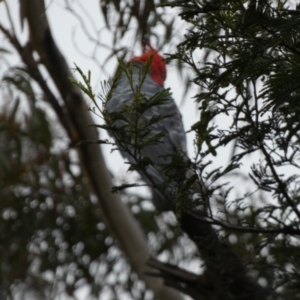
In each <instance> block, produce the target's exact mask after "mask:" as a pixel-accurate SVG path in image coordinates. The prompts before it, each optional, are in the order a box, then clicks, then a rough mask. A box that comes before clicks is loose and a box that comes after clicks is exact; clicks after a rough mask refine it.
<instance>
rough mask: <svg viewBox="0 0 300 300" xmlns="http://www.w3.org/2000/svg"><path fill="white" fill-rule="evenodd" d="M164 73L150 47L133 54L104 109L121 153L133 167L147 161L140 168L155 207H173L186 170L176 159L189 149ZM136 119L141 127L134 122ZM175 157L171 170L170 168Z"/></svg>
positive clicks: (157, 57) (163, 68) (138, 169)
mask: <svg viewBox="0 0 300 300" xmlns="http://www.w3.org/2000/svg"><path fill="white" fill-rule="evenodd" d="M145 66H146V67H145ZM145 68H146V69H145ZM166 75H167V74H166V63H165V61H164V59H163V57H162V56H161V55H160V54H159V53H158V52H157V51H156V50H155V49H153V48H152V47H151V46H149V45H147V46H146V50H145V52H144V53H143V54H142V55H140V56H135V57H133V58H131V59H130V60H129V62H128V63H127V64H126V65H125V68H123V70H121V72H119V76H118V77H117V79H116V80H115V85H114V87H113V88H112V91H111V97H110V98H109V99H108V101H107V102H106V105H105V108H106V112H107V116H108V119H109V120H110V121H109V122H108V123H110V124H109V125H110V126H111V128H113V129H111V130H109V132H110V134H111V135H112V136H113V137H114V138H115V139H116V144H117V146H118V148H119V150H120V151H121V154H122V156H123V157H124V158H126V159H127V160H128V161H129V163H130V164H132V165H136V163H137V161H139V160H143V161H147V162H148V164H147V166H146V167H145V168H137V171H138V172H139V173H140V175H141V177H142V179H143V180H144V181H145V182H146V183H147V184H148V185H149V186H150V187H151V189H152V194H153V203H154V204H155V206H156V207H157V208H163V209H167V210H169V209H172V207H173V204H174V203H175V201H176V197H177V196H176V195H177V192H178V188H179V187H178V185H179V181H180V180H181V179H182V178H184V177H185V175H183V176H182V175H179V174H185V171H184V170H183V169H184V168H183V167H182V164H181V166H180V163H179V162H178V164H179V165H178V166H176V158H175V157H184V156H185V155H186V151H187V149H186V137H185V131H184V128H183V123H182V117H181V114H180V112H179V110H178V107H177V106H176V104H175V102H174V99H173V98H172V97H171V96H170V93H168V92H166V91H165V89H164V82H165V79H166ZM163 91H165V93H164V92H163ZM162 93H163V96H161V95H162ZM157 95H160V96H158V97H156V96H157ZM156 98H159V99H160V100H159V101H157V99H156ZM147 101H149V102H147ZM150 103H151V104H150ZM147 104H148V106H147ZM135 110H136V111H135ZM116 115H117V117H116ZM137 123H138V125H136V126H140V128H141V129H137V128H136V127H134V126H133V124H137ZM138 130H140V131H141V132H140V131H138ZM137 132H139V134H137ZM116 135H118V137H117V138H116ZM122 135H123V136H122ZM153 137H156V138H154V141H153V140H152V142H151V138H153ZM123 138H124V139H123ZM143 139H144V140H143ZM120 140H121V142H120ZM141 144H142V145H143V144H146V145H143V146H141ZM135 148H138V149H135ZM145 159H146V160H145ZM179 160H180V159H178V160H177V161H179ZM171 161H172V162H173V164H172V167H171V169H172V170H170V168H168V166H170V163H171ZM167 170H168V171H167ZM174 178H176V179H174ZM180 178H181V179H180ZM185 179H186V178H184V179H182V180H185Z"/></svg>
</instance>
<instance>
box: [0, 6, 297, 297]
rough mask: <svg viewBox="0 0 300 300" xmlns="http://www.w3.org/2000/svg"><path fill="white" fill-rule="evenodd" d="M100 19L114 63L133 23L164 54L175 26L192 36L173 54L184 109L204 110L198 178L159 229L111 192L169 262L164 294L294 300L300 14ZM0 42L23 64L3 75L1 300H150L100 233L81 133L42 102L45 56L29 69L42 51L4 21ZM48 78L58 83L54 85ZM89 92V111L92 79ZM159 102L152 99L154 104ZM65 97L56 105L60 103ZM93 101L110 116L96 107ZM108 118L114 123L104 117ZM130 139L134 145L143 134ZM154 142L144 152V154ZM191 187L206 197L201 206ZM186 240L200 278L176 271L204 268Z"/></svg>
mask: <svg viewBox="0 0 300 300" xmlns="http://www.w3.org/2000/svg"><path fill="white" fill-rule="evenodd" d="M29 2H30V1H29ZM0 5H2V3H0ZM68 5H70V3H69V2H68ZM170 7H171V8H172V9H171V10H170ZM100 8H101V11H102V13H103V15H104V19H105V24H106V26H107V28H108V29H109V31H110V32H111V34H112V37H113V38H112V40H113V43H114V44H113V46H112V48H111V56H110V57H113V56H114V55H115V54H116V53H120V51H121V50H124V49H123V48H122V47H119V46H118V45H119V44H118V43H119V42H120V41H121V43H125V40H126V38H127V34H128V32H127V31H126V30H127V29H128V28H135V26H134V25H136V24H139V26H136V28H137V29H132V30H133V31H134V36H135V38H136V39H137V40H138V41H139V43H140V44H142V39H144V38H146V39H148V38H151V37H156V39H154V40H155V41H157V44H159V46H161V45H162V44H164V43H168V41H170V42H173V43H174V40H172V37H174V34H175V30H174V28H175V24H176V22H175V21H176V19H177V18H178V19H179V17H180V18H181V19H182V20H183V22H185V24H186V26H187V27H188V30H186V32H185V35H184V36H182V37H181V38H180V43H178V45H177V48H176V49H177V50H176V51H169V52H170V54H169V55H168V61H170V62H172V63H173V62H176V65H177V66H178V70H183V69H182V68H183V66H185V68H186V69H185V71H184V74H188V76H189V78H191V80H190V82H189V83H188V84H187V86H186V87H185V86H184V87H183V90H185V88H187V89H188V88H189V87H193V88H194V89H193V90H197V92H196V93H195V95H194V98H193V99H187V100H186V101H196V103H197V104H198V109H199V115H200V117H199V121H198V122H197V123H196V124H194V125H193V126H192V128H191V129H190V130H191V131H194V132H195V133H196V140H195V143H194V145H195V149H194V150H195V151H194V154H193V157H191V159H190V160H187V159H186V158H184V159H183V160H182V161H181V162H180V163H181V164H183V165H185V167H187V168H189V169H190V170H191V172H193V174H194V175H195V176H193V177H191V180H190V181H189V182H188V185H187V186H185V187H184V188H182V189H181V191H180V192H181V194H180V195H179V196H178V197H177V198H176V199H170V201H174V203H175V204H176V213H175V214H174V215H176V217H177V221H176V220H175V217H174V215H172V216H171V213H162V214H161V215H159V216H157V214H156V213H155V212H154V211H153V209H151V208H149V205H145V204H147V203H148V204H149V199H144V198H143V197H141V196H140V195H134V194H132V193H130V192H128V191H127V190H126V189H124V187H126V186H128V182H126V181H125V182H122V183H124V184H123V185H122V186H121V188H119V187H117V188H115V191H117V192H118V193H119V194H120V195H121V196H122V199H123V201H124V202H126V203H127V204H128V206H129V207H130V209H131V211H132V212H133V214H134V216H135V217H136V219H137V220H139V222H140V224H141V226H142V227H143V231H144V232H145V235H146V236H147V239H148V241H149V244H150V246H151V249H152V253H153V254H154V255H156V256H157V257H159V255H161V257H163V258H164V259H165V260H167V261H168V262H171V263H173V265H172V266H171V265H168V264H161V265H158V264H157V262H154V263H153V262H152V265H153V266H154V267H155V268H156V269H157V270H159V271H160V276H162V277H164V279H165V280H166V282H167V283H168V285H170V286H173V287H175V288H178V289H179V290H181V291H183V292H184V293H186V294H188V295H190V296H191V297H193V298H194V299H206V300H207V299H254V296H256V297H258V298H259V299H299V298H300V289H299V286H300V284H299V269H300V265H299V262H300V257H299V234H300V228H299V219H300V206H299V190H300V182H299V175H298V169H299V167H300V164H299V150H300V149H299V128H300V123H299V122H300V121H299V120H300V119H299V115H298V113H299V111H300V106H299V104H298V101H299V100H300V99H299V96H300V95H299V94H300V92H299V91H300V89H299V88H300V86H299V78H298V75H299V74H300V72H299V71H300V47H299V45H300V44H299V41H300V36H299V35H300V34H299V32H300V30H299V29H300V11H299V9H298V7H297V6H296V5H295V4H294V3H290V4H289V3H288V2H286V1H265V0H260V1H253V0H252V1H248V2H246V1H234V0H232V1H222V0H216V1H169V2H166V1H161V2H159V3H158V2H157V3H156V2H154V1H149V2H148V1H146V2H145V5H140V1H101V6H100ZM69 10H70V11H71V12H72V10H71V9H70V7H69ZM178 10H179V17H178V16H177V15H178ZM170 11H172V12H175V14H173V15H172V16H174V15H175V16H176V17H174V18H171V17H170V15H169V16H168V18H166V19H168V20H167V21H166V19H165V15H167V14H169V12H170ZM74 15H76V14H75V13H74ZM27 18H28V17H27ZM77 18H78V15H77ZM147 24H148V25H149V24H150V25H152V26H150V25H149V26H146V25H147ZM11 25H12V24H11ZM161 27H162V28H164V35H163V38H162V39H161V40H160V41H159V39H158V35H157V28H161ZM0 30H1V33H2V35H3V36H5V38H6V39H9V40H10V42H11V44H12V47H11V49H15V50H16V51H17V52H18V54H19V55H20V57H21V59H22V63H21V64H20V65H19V66H18V67H17V68H12V67H8V68H7V69H3V66H4V63H3V64H1V67H2V70H1V72H2V77H1V96H2V97H1V98H2V99H1V111H0V123H1V125H0V141H1V144H0V199H1V201H0V203H1V205H0V211H1V214H0V215H1V219H0V239H1V250H2V251H1V254H0V266H1V268H0V297H1V298H3V299H16V297H17V296H18V295H20V294H21V295H23V294H24V295H27V296H28V295H29V297H32V298H37V299H55V298H57V297H58V296H59V295H62V296H63V297H66V295H68V296H69V297H70V298H76V297H77V294H76V292H77V291H78V289H79V288H80V287H83V286H86V287H88V289H89V291H88V294H91V295H92V296H91V297H95V298H97V297H99V298H101V297H103V299H107V298H105V297H110V298H111V299H122V297H125V295H126V296H127V297H129V298H131V299H151V298H152V295H151V292H149V291H147V289H146V287H145V285H144V284H143V283H141V282H140V281H138V279H137V276H136V274H135V273H134V272H133V271H132V266H130V264H129V263H128V262H127V261H126V258H125V257H124V255H123V254H122V252H121V251H122V245H121V244H122V243H121V242H120V241H119V242H118V240H117V239H116V237H115V236H114V233H113V232H112V231H109V230H108V229H107V226H106V225H105V224H104V220H103V215H101V214H102V212H101V209H100V208H99V206H98V205H97V203H98V202H97V201H98V200H97V195H95V194H94V191H93V189H92V188H91V183H90V182H89V179H88V176H86V175H85V173H84V172H83V170H84V169H85V167H86V166H85V165H84V163H85V161H84V160H83V159H82V158H81V156H80V155H78V147H83V146H82V145H83V144H84V143H81V144H80V145H77V146H75V143H74V140H73V137H72V136H74V131H75V130H74V127H72V126H71V127H70V128H71V129H68V128H67V127H64V125H65V124H64V117H63V116H62V113H61V114H58V111H59V110H57V109H56V108H55V106H54V107H53V106H51V105H52V104H53V101H52V100H51V101H52V102H51V101H50V100H49V99H51V98H50V97H49V95H52V94H51V93H48V94H47V91H48V90H51V89H53V95H56V93H57V91H56V90H55V88H52V87H51V85H48V90H47V88H45V82H46V81H45V82H43V81H42V80H41V79H39V77H38V76H37V70H38V68H39V64H40V63H43V59H45V57H43V59H41V61H34V60H33V61H34V62H35V64H36V65H35V67H34V66H33V65H32V62H33V61H32V60H26V57H27V58H28V57H29V58H30V59H32V58H33V57H34V55H33V54H35V55H36V53H34V50H33V47H34V43H32V44H30V42H29V44H28V45H30V46H28V45H26V46H21V44H20V43H18V39H17V36H14V35H13V34H14V33H15V32H14V31H13V30H8V29H6V28H5V26H4V25H3V24H1V21H0ZM28 40H29V39H28ZM177 40H178V34H177V36H176V41H177ZM176 43H177V42H176ZM95 44H97V45H100V44H98V42H97V41H96V40H95ZM27 46H28V47H27ZM101 46H102V45H101ZM158 48H160V47H158ZM0 50H1V62H6V57H7V55H8V52H7V51H5V49H3V48H1V49H0ZM36 51H38V50H37V49H36ZM29 54H30V55H31V56H30V55H29ZM26 55H27V56H26ZM28 55H29V56H28ZM30 63H31V65H30ZM104 63H105V62H102V65H103V64H104ZM123 68H124V66H123ZM48 75H49V76H50V77H51V78H52V80H53V82H56V78H55V74H54V73H51V72H50V73H49V74H48ZM141 77H143V76H141ZM129 78H130V74H129ZM58 81H59V80H58ZM84 81H85V84H87V86H88V94H89V95H90V96H91V97H92V98H93V97H94V95H93V93H92V91H91V90H90V86H89V80H88V77H84ZM77 84H78V85H79V86H80V84H79V83H78V82H77ZM81 88H82V89H83V90H84V89H85V88H86V86H83V85H82V86H81ZM58 90H59V88H58ZM164 93H167V91H165V92H164ZM164 95H165V94H163V93H162V94H161V95H157V97H154V98H153V99H152V100H154V101H157V102H156V104H157V105H159V103H160V101H163V97H164ZM57 98H59V100H57V102H58V103H59V105H61V101H62V100H64V95H63V94H62V95H61V98H60V97H59V96H57ZM93 99H94V100H95V101H96V102H95V103H96V104H97V105H99V107H100V111H101V104H100V102H99V100H98V99H96V98H93ZM64 101H65V100H64ZM66 103H67V102H66ZM151 103H152V102H150V104H151ZM299 103H300V102H299ZM140 104H141V105H142V106H139V107H138V108H131V109H135V110H136V109H139V113H140V116H141V115H142V114H143V111H144V110H145V109H147V107H145V106H143V105H144V103H142V102H141V103H140ZM150 104H149V103H148V105H150ZM61 107H62V110H61V111H63V112H64V113H65V114H66V119H68V118H69V117H70V116H71V117H70V119H72V110H70V106H68V103H67V104H66V105H65V106H64V105H61ZM297 116H298V117H297ZM104 117H105V118H109V117H111V116H107V115H106V116H105V112H104ZM113 117H114V118H115V119H118V118H123V117H122V116H118V115H115V116H113ZM160 117H163V116H160ZM123 120H124V118H123ZM158 120H159V117H157V118H156V119H153V120H152V121H153V122H156V121H158ZM89 125H90V124H89ZM107 126H108V127H107ZM99 127H101V128H105V129H109V130H112V129H113V128H112V127H109V124H108V125H105V126H104V125H100V126H99ZM90 130H92V129H90ZM134 130H136V133H137V135H138V136H141V135H142V133H143V130H141V129H139V130H138V128H134ZM78 132H79V131H78ZM78 132H77V133H78ZM75 136H76V134H75ZM123 136H124V135H123ZM157 139H159V136H158V137H157ZM77 142H79V141H78V140H77ZM81 142H83V141H81ZM103 142H106V141H102V140H101V141H100V143H103ZM122 142H124V140H122V135H120V141H119V144H120V143H122ZM145 143H147V141H146V142H145V141H143V140H142V139H141V143H140V144H139V145H138V144H137V145H136V147H142V146H143V145H145ZM87 146H88V147H97V146H96V145H93V144H88V145H87ZM124 147H125V148H126V142H125V143H124ZM181 158H182V157H181ZM178 159H180V157H179V158H178ZM149 163H151V162H149V161H148V162H146V164H145V162H144V164H142V162H140V164H137V165H136V166H132V168H133V169H134V168H141V167H144V168H146V167H147V164H149ZM176 163H178V161H177V162H176ZM170 167H172V166H170ZM99 176H101V174H99ZM116 182H120V180H116ZM131 183H132V182H130V183H129V184H131ZM195 183H197V184H198V187H199V185H200V186H202V187H203V186H205V189H203V190H202V191H201V192H200V193H199V190H197V187H195V186H194V184H195ZM191 190H192V191H194V192H195V191H196V192H197V193H199V197H195V203H194V204H195V205H193V207H191V206H184V207H182V206H181V205H178V203H179V202H180V199H181V200H182V199H183V198H184V193H186V192H187V191H189V192H190V191H191ZM179 204H180V203H179ZM203 204H204V206H203ZM203 207H205V209H203ZM154 220H156V222H154ZM190 221H191V222H190ZM189 222H190V223H189ZM180 227H181V228H180ZM182 229H183V231H185V232H186V233H187V234H188V236H189V237H190V239H192V240H193V242H194V243H195V244H196V246H197V248H198V252H199V255H200V258H201V260H202V261H201V262H202V266H203V268H202V269H203V274H202V275H199V276H196V275H193V274H191V273H188V272H185V271H183V270H180V269H179V268H177V267H178V266H179V265H180V266H182V265H185V266H187V265H188V264H190V265H191V264H192V263H194V264H197V266H200V259H199V257H198V254H197V253H196V251H195V247H194V246H193V245H192V243H191V241H190V240H189V241H188V239H187V237H186V236H185V235H184V234H183V233H182ZM150 262H151V261H150ZM174 265H175V266H176V267H174ZM237 270H238V273H236V271H237ZM239 285H240V286H239ZM247 285H248V290H247V288H245V286H247ZM241 290H244V291H241ZM250 290H251V293H252V294H251V295H250V294H249V292H248V291H250ZM241 295H242V296H243V297H244V298H242V296H241ZM249 295H250V296H249Z"/></svg>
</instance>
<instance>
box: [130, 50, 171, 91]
mask: <svg viewBox="0 0 300 300" xmlns="http://www.w3.org/2000/svg"><path fill="white" fill-rule="evenodd" d="M151 56H153V58H152V64H151V67H150V75H151V77H152V79H153V80H154V81H155V82H156V83H157V84H159V85H160V86H163V85H164V81H165V79H166V76H167V70H166V62H165V61H164V59H163V57H162V56H161V55H160V54H159V53H158V52H157V50H155V49H154V48H153V47H151V46H150V45H149V44H147V45H146V49H145V52H144V53H143V54H142V55H141V56H134V57H133V58H132V59H130V61H131V62H134V61H138V62H141V63H146V62H147V61H148V60H149V58H150V57H151Z"/></svg>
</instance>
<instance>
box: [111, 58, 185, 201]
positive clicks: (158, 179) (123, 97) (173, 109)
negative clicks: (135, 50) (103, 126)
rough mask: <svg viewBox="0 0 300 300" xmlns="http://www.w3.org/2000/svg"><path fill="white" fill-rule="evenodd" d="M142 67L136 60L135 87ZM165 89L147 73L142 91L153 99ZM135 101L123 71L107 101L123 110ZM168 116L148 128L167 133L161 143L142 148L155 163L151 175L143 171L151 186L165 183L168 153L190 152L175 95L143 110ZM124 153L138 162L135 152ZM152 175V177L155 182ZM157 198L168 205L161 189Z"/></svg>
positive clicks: (148, 116) (150, 114)
mask: <svg viewBox="0 0 300 300" xmlns="http://www.w3.org/2000/svg"><path fill="white" fill-rule="evenodd" d="M141 68H142V64H141V63H137V62H134V63H133V74H132V80H133V86H137V85H138V84H139V82H140V69H141ZM163 89H164V88H163V87H161V86H159V85H158V84H157V83H156V82H154V81H153V79H152V78H151V76H150V75H149V74H147V76H146V78H145V80H144V82H143V85H142V88H141V90H140V91H141V93H142V94H143V95H144V97H145V98H146V99H149V98H151V97H153V95H155V94H157V93H159V92H161V91H162V90H163ZM133 101H134V94H133V91H132V89H131V87H130V84H129V81H128V78H127V76H126V75H125V74H124V73H123V74H122V75H121V76H120V77H119V79H118V82H117V85H116V88H115V90H114V91H113V95H112V97H111V98H110V100H109V101H108V102H107V104H106V109H107V112H108V113H113V112H120V111H121V110H123V108H124V106H125V105H129V106H130V105H132V103H133ZM165 115H171V116H170V117H167V118H164V119H161V120H159V121H158V122H156V123H153V124H151V125H150V126H149V127H148V128H147V129H150V132H151V133H150V134H153V135H154V134H157V133H160V132H163V133H164V135H163V136H162V137H161V139H160V143H157V144H153V145H147V146H145V147H144V148H142V149H141V155H142V156H143V157H148V158H149V159H150V160H151V161H152V162H153V165H148V167H147V169H146V173H147V174H145V172H140V175H141V177H142V178H143V180H144V181H145V182H146V183H147V184H149V185H150V186H151V187H152V185H153V182H154V183H155V184H156V185H162V184H163V183H164V181H165V179H166V178H165V177H164V175H163V173H164V171H163V170H164V168H165V166H166V165H168V164H169V163H170V160H171V157H170V156H168V155H169V154H171V155H172V154H174V153H176V152H178V151H182V152H183V153H186V151H187V149H186V137H185V132H184V128H183V123H182V117H181V114H180V112H179V110H178V107H177V106H176V104H175V102H174V100H173V98H172V97H170V96H168V97H167V98H166V99H165V101H164V102H163V103H162V104H161V105H156V106H152V107H150V108H148V109H147V110H146V111H145V112H144V113H143V118H145V119H146V120H150V119H151V118H152V117H153V116H165ZM114 125H115V126H118V127H122V126H123V127H124V126H126V123H125V122H124V121H122V120H117V121H115V123H114ZM125 130H126V128H125ZM121 154H122V156H123V157H124V158H126V159H128V160H129V162H130V163H135V160H134V158H133V157H132V155H129V154H128V153H127V152H125V151H121ZM150 178H152V181H151V179H150ZM152 188H153V187H152ZM153 201H154V204H155V205H156V206H157V207H160V206H162V205H163V204H164V201H165V197H164V196H163V195H162V194H161V192H160V191H159V190H157V189H153Z"/></svg>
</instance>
